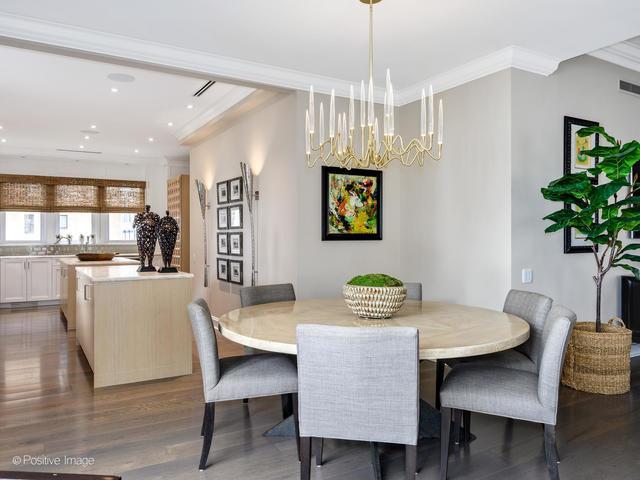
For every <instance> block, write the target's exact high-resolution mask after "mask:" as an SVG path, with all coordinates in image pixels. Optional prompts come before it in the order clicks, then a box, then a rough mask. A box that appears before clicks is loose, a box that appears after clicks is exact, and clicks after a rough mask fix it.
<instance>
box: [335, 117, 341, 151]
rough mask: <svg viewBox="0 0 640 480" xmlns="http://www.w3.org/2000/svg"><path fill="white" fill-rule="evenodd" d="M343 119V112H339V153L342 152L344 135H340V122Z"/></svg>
mask: <svg viewBox="0 0 640 480" xmlns="http://www.w3.org/2000/svg"><path fill="white" fill-rule="evenodd" d="M341 120H342V114H341V113H339V114H338V137H337V138H336V143H337V144H338V153H342V135H340V123H341Z"/></svg>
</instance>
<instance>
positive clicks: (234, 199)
mask: <svg viewBox="0 0 640 480" xmlns="http://www.w3.org/2000/svg"><path fill="white" fill-rule="evenodd" d="M228 183H229V188H228V192H229V202H230V203H233V202H241V201H242V196H243V193H242V177H236V178H232V179H231V180H229V182H228ZM234 184H237V188H238V193H237V194H235V195H234V193H233V191H234V187H235V185H234Z"/></svg>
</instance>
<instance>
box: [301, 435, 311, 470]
mask: <svg viewBox="0 0 640 480" xmlns="http://www.w3.org/2000/svg"><path fill="white" fill-rule="evenodd" d="M300 457H301V458H300V480H310V479H311V437H301V438H300Z"/></svg>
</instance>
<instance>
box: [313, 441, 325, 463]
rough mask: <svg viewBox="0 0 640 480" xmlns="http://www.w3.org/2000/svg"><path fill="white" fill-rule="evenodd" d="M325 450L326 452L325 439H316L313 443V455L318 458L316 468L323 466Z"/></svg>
mask: <svg viewBox="0 0 640 480" xmlns="http://www.w3.org/2000/svg"><path fill="white" fill-rule="evenodd" d="M323 450H324V438H315V439H314V441H313V455H314V456H315V457H316V467H321V466H322V451H323Z"/></svg>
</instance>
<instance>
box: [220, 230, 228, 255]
mask: <svg viewBox="0 0 640 480" xmlns="http://www.w3.org/2000/svg"><path fill="white" fill-rule="evenodd" d="M218 255H229V236H228V234H227V233H218Z"/></svg>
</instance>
